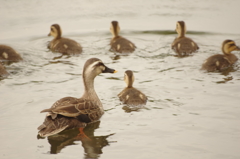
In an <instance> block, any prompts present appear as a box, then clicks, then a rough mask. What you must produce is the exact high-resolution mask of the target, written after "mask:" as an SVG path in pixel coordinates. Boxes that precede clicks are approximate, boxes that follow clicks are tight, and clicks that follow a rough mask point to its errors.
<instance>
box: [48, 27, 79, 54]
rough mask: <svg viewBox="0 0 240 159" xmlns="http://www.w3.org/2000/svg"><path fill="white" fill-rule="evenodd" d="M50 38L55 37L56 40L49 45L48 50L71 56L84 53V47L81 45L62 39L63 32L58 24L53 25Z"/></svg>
mask: <svg viewBox="0 0 240 159" xmlns="http://www.w3.org/2000/svg"><path fill="white" fill-rule="evenodd" d="M48 36H53V37H54V39H53V40H52V41H51V42H50V43H49V44H48V48H49V49H51V50H52V51H53V52H60V53H63V54H70V55H72V54H81V53H82V47H81V45H80V44H79V43H77V42H76V41H74V40H71V39H67V38H63V37H62V30H61V27H60V26H59V25H58V24H53V25H52V26H51V31H50V33H49V34H48Z"/></svg>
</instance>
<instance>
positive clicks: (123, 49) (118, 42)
mask: <svg viewBox="0 0 240 159" xmlns="http://www.w3.org/2000/svg"><path fill="white" fill-rule="evenodd" d="M110 45H111V48H110V51H114V52H119V53H131V52H133V51H134V50H135V48H136V46H135V44H134V43H132V42H131V41H129V40H127V39H125V38H123V37H121V36H118V37H115V38H113V39H112V40H111V43H110Z"/></svg>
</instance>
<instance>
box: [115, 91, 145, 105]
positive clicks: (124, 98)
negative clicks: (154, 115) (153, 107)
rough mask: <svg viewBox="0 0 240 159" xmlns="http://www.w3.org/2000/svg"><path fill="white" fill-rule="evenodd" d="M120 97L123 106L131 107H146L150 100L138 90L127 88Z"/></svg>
mask: <svg viewBox="0 0 240 159" xmlns="http://www.w3.org/2000/svg"><path fill="white" fill-rule="evenodd" d="M118 97H119V100H120V101H121V102H122V103H123V104H127V105H129V106H139V105H145V104H146V103H147V99H148V98H147V97H146V95H145V94H143V93H142V92H141V91H139V90H137V89H136V88H125V89H124V90H123V91H122V92H120V93H119V94H118Z"/></svg>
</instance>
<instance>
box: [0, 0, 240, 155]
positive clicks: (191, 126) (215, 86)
mask: <svg viewBox="0 0 240 159" xmlns="http://www.w3.org/2000/svg"><path fill="white" fill-rule="evenodd" d="M239 5H240V2H239V1H238V0H231V1H223V0H221V1H219V0H218V1H217V0H212V1H210V2H209V1H207V0H202V1H193V0H185V1H181V2H180V1H175V0H170V1H169V0H164V1H156V0H149V1H147V2H146V1H137V0H132V1H126V0H123V1H110V0H102V1H94V0H91V1H87V0H85V1H84V0H82V1H65V0H61V1H57V2H56V1H53V0H49V1H29V0H26V1H21V2H20V1H2V2H1V6H0V19H1V26H0V35H1V36H0V43H1V44H8V45H10V46H12V47H13V48H15V49H16V50H17V51H18V52H19V53H20V54H21V55H22V57H23V58H24V61H23V62H20V63H16V64H12V65H10V66H6V67H7V70H8V71H9V72H10V74H11V75H10V76H9V77H8V78H6V79H2V80H1V81H0V95H1V98H0V99H1V100H0V108H1V113H0V114H1V115H0V127H1V133H0V140H1V144H0V147H1V149H0V158H58V159H61V158H119V159H120V158H142V159H145V158H176V159H180V158H194V159H198V158H199V159H200V158H201V159H202V158H205V159H215V158H216V159H226V158H228V159H238V158H239V157H240V152H239V149H240V136H239V133H240V128H239V122H240V117H239V113H238V112H239V109H240V108H239V102H240V100H239V97H240V95H239V93H238V92H239V87H240V84H239V80H240V69H238V66H236V67H235V68H234V70H230V71H227V72H224V73H206V72H204V71H200V70H199V69H200V67H201V64H202V63H203V61H204V60H205V59H206V58H207V57H209V56H211V55H213V54H216V53H220V52H221V49H220V46H221V43H222V42H223V41H224V40H225V39H232V40H235V41H236V43H237V45H240V38H239V37H240V33H239V28H240V21H239V20H237V16H239V15H240V14H239V13H240V11H239ZM112 20H118V21H119V23H120V27H121V35H123V36H124V37H126V38H128V39H129V40H131V41H132V42H134V43H135V44H136V46H137V47H138V48H137V50H136V51H135V53H133V54H131V55H129V56H117V55H115V54H114V53H112V52H109V51H108V49H109V45H108V44H109V41H110V38H111V35H110V31H109V28H110V22H111V21H112ZM178 20H184V21H185V22H186V25H187V29H188V33H189V34H187V35H188V37H191V38H192V39H194V40H195V41H196V42H197V43H198V44H199V46H200V50H199V52H198V53H196V54H194V55H193V56H190V57H187V58H177V57H175V56H174V55H175V54H174V53H173V51H172V50H171V49H170V44H171V42H172V41H173V39H174V38H175V36H176V33H175V31H174V29H175V25H176V21H178ZM54 23H58V24H60V25H61V27H62V30H63V36H65V37H69V38H72V39H74V40H76V41H78V42H79V43H81V45H82V46H83V50H84V52H83V54H82V55H80V56H77V57H68V56H63V57H60V54H58V53H52V52H50V51H49V50H48V49H47V48H46V44H47V42H48V41H50V40H51V39H52V38H51V37H47V34H48V33H49V31H50V25H52V24H54ZM235 54H236V56H237V57H238V58H240V55H239V52H235ZM91 57H98V58H100V59H102V60H103V61H104V63H105V64H106V65H107V66H108V67H110V68H114V69H116V70H118V71H119V72H118V73H116V74H102V75H100V76H98V77H97V78H96V80H95V89H96V92H97V94H98V95H99V97H100V99H101V101H102V103H103V106H104V109H105V114H104V116H103V117H102V118H101V122H98V123H95V124H93V125H89V126H88V127H87V128H86V129H85V131H86V134H87V135H89V138H90V139H91V140H90V141H81V140H79V139H78V138H76V136H77V134H78V130H77V129H75V130H70V131H67V132H64V133H62V134H59V135H58V136H55V137H52V138H49V139H47V138H46V139H37V127H38V126H39V125H40V124H41V123H42V122H43V120H44V117H45V114H40V113H39V112H40V111H41V110H43V109H45V108H49V107H50V106H51V105H52V104H53V103H54V102H55V101H56V100H58V99H60V98H62V97H66V96H73V97H80V96H81V95H82V93H83V85H82V78H81V75H82V67H83V64H84V63H85V61H86V60H87V59H89V58H91ZM238 64H239V62H238V63H237V65H238ZM127 69H131V70H133V71H134V73H135V78H136V79H135V83H134V86H135V87H136V88H138V89H140V90H141V91H142V92H144V93H145V94H146V95H147V96H148V98H149V100H148V103H147V105H146V106H145V107H144V108H143V109H140V110H138V111H128V110H126V109H125V107H124V106H123V105H122V104H121V103H120V102H119V100H118V98H117V94H118V93H119V92H120V91H121V90H122V89H123V88H124V87H125V83H124V81H123V75H124V72H125V70H127Z"/></svg>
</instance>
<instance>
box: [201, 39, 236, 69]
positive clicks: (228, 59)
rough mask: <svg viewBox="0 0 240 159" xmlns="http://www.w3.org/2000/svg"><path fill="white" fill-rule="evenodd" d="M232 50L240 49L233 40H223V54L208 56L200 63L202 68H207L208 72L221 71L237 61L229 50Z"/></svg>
mask: <svg viewBox="0 0 240 159" xmlns="http://www.w3.org/2000/svg"><path fill="white" fill-rule="evenodd" d="M234 50H240V48H239V47H238V46H236V44H235V42H234V41H233V40H225V41H223V43H222V52H223V54H216V55H213V56H210V57H209V58H208V59H207V60H205V62H204V63H203V65H202V70H207V71H209V72H213V71H217V70H218V71H223V70H224V69H226V68H227V67H229V66H231V65H233V64H234V63H235V62H237V60H238V58H237V57H236V56H235V55H234V54H232V53H231V52H232V51H234Z"/></svg>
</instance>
